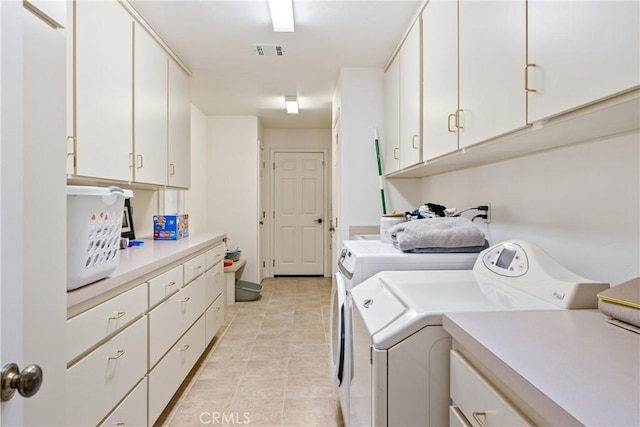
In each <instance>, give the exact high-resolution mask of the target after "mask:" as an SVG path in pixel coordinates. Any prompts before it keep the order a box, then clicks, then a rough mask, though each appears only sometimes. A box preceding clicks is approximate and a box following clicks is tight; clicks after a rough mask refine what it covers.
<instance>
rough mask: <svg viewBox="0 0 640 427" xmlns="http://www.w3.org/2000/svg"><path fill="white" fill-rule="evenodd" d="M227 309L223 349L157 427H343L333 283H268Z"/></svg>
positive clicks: (206, 360) (219, 345)
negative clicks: (335, 370)
mask: <svg viewBox="0 0 640 427" xmlns="http://www.w3.org/2000/svg"><path fill="white" fill-rule="evenodd" d="M262 285H263V291H262V298H261V299H260V300H258V301H251V302H243V303H236V304H233V305H230V306H227V307H225V321H224V325H223V326H222V328H221V330H220V332H219V333H218V338H217V341H215V343H214V344H213V346H212V347H211V348H210V349H209V352H208V354H206V355H205V356H203V358H202V359H201V360H200V362H199V365H198V366H197V367H196V368H194V370H193V371H192V375H191V378H190V380H188V381H185V384H183V386H182V387H181V389H180V390H179V391H178V393H176V396H174V398H173V400H172V402H171V403H170V404H169V406H168V407H167V409H166V410H165V411H164V413H163V414H162V415H161V417H160V419H159V420H158V422H156V426H171V427H182V426H185V427H186V426H203V425H213V426H238V425H248V426H299V427H306V426H332V427H341V426H342V420H341V417H340V409H339V404H338V398H337V393H336V391H335V389H334V386H333V385H332V384H331V381H330V379H329V355H328V352H329V351H328V346H329V309H330V304H331V278H321V277H318V278H316V277H287V278H275V279H265V280H264V281H263V283H262Z"/></svg>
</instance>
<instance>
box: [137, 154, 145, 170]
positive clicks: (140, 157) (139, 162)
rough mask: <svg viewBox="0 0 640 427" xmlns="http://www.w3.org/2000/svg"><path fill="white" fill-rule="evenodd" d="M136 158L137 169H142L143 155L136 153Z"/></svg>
mask: <svg viewBox="0 0 640 427" xmlns="http://www.w3.org/2000/svg"><path fill="white" fill-rule="evenodd" d="M136 157H137V159H138V166H137V168H138V169H142V168H143V167H144V157H143V156H142V154H138V155H137V156H136Z"/></svg>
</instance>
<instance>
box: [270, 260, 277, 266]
mask: <svg viewBox="0 0 640 427" xmlns="http://www.w3.org/2000/svg"><path fill="white" fill-rule="evenodd" d="M271 265H272V266H274V267H275V266H276V260H275V259H274V260H272V263H271Z"/></svg>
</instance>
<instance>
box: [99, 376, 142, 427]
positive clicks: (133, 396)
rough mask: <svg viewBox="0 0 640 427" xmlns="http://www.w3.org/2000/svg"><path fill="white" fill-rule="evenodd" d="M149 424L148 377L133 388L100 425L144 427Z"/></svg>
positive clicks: (105, 426)
mask: <svg viewBox="0 0 640 427" xmlns="http://www.w3.org/2000/svg"><path fill="white" fill-rule="evenodd" d="M146 425H147V379H146V378H143V379H142V381H140V383H139V384H138V385H137V386H136V388H134V389H133V391H132V392H131V393H129V395H128V396H127V397H125V398H124V400H123V401H122V402H120V404H119V405H118V406H117V407H116V409H114V410H113V412H112V413H111V415H109V416H108V417H107V419H106V420H104V422H102V423H101V424H100V426H101V427H102V426H104V427H107V426H118V427H124V426H126V427H142V426H146Z"/></svg>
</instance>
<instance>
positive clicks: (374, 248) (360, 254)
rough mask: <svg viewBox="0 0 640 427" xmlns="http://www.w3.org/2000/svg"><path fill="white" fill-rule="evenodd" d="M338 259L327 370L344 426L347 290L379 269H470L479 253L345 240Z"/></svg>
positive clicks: (348, 320)
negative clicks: (412, 249)
mask: <svg viewBox="0 0 640 427" xmlns="http://www.w3.org/2000/svg"><path fill="white" fill-rule="evenodd" d="M343 247H344V248H343V250H342V252H341V254H340V258H339V259H338V268H339V272H338V273H336V275H335V276H334V280H333V289H332V291H331V292H332V296H331V313H332V314H331V320H330V323H331V341H330V345H329V360H330V363H331V366H330V371H331V377H332V380H333V382H334V384H336V385H337V387H338V391H339V396H340V406H341V409H342V413H343V418H344V423H345V425H349V420H348V416H349V383H350V380H351V372H352V370H351V365H352V358H351V347H350V346H348V345H346V344H347V343H348V340H347V334H348V331H350V329H351V327H350V324H351V311H352V309H351V300H350V296H349V290H351V289H352V288H353V287H354V286H357V285H359V284H360V283H362V282H363V281H364V280H365V279H368V278H369V277H371V276H373V275H374V274H376V273H379V272H381V271H405V270H471V268H473V265H474V263H475V261H476V258H477V257H478V253H406V252H402V251H401V250H399V249H396V248H394V247H393V245H392V244H390V243H381V242H380V241H379V240H346V241H344V242H343Z"/></svg>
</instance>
